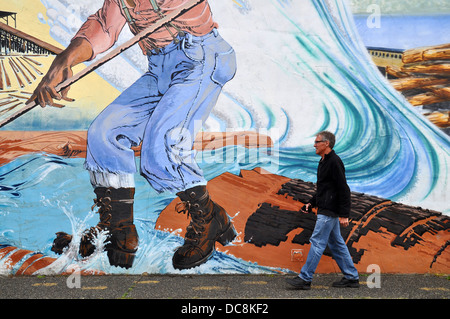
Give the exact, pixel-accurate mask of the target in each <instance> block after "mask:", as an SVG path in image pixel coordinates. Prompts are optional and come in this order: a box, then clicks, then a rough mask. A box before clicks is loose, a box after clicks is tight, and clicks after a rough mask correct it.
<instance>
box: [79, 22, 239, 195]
mask: <svg viewBox="0 0 450 319" xmlns="http://www.w3.org/2000/svg"><path fill="white" fill-rule="evenodd" d="M148 62H149V70H148V72H146V73H145V74H144V75H143V76H142V77H141V78H139V79H138V80H137V81H136V82H135V83H134V84H132V85H131V86H130V87H129V88H127V89H126V90H125V91H124V92H123V93H122V94H121V95H120V96H118V97H117V98H116V99H115V100H114V101H113V102H112V103H111V104H110V105H109V106H107V107H106V108H105V110H103V111H102V112H101V113H100V114H99V116H98V117H97V118H96V119H95V120H94V121H93V123H92V124H91V126H90V128H89V130H88V140H87V155H86V162H85V168H86V169H87V170H89V171H90V176H91V183H92V184H93V185H94V186H95V187H97V186H104V187H116V188H117V187H134V174H135V173H136V171H137V168H136V161H135V156H134V151H133V150H132V149H131V147H133V146H138V145H139V144H141V143H142V147H141V159H140V171H141V174H142V175H143V176H144V177H145V178H146V180H147V181H148V182H149V183H150V185H151V186H152V187H153V188H154V189H155V190H156V191H158V192H162V191H165V190H170V191H178V190H184V189H187V188H189V187H193V186H197V185H205V184H206V181H205V179H204V177H203V172H202V171H201V169H200V168H199V166H198V165H197V163H196V162H195V151H194V150H193V143H194V140H195V136H196V134H197V133H198V131H199V130H200V129H201V128H202V124H203V122H204V121H205V120H206V119H207V118H208V116H209V114H210V112H211V110H212V108H213V107H214V106H215V104H216V102H217V99H218V97H219V93H220V92H221V90H222V87H223V85H225V83H227V82H228V81H229V80H231V79H232V78H233V77H234V74H235V72H236V57H235V52H234V50H233V48H232V47H231V46H230V45H229V44H228V43H227V42H226V41H224V40H223V39H222V37H221V36H220V35H219V33H218V32H217V30H215V29H214V30H213V31H212V32H211V33H209V34H207V35H204V36H201V37H197V36H193V35H191V34H186V35H185V36H184V37H180V42H179V43H175V42H172V43H171V44H169V45H167V46H166V47H164V48H163V49H161V51H160V52H159V53H156V52H153V54H151V55H149V56H148Z"/></svg>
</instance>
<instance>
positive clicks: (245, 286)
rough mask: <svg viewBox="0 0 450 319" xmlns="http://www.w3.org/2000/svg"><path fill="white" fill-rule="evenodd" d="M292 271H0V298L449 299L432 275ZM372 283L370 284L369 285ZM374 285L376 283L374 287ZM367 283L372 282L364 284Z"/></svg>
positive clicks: (449, 285)
mask: <svg viewBox="0 0 450 319" xmlns="http://www.w3.org/2000/svg"><path fill="white" fill-rule="evenodd" d="M288 277H292V275H145V274H144V275H104V276H79V275H71V276H11V277H6V276H0V299H10V298H14V299H169V298H170V299H196V298H200V299H261V298H267V299H299V298H307V299H317V298H318V299H330V298H331V299H335V298H338V299H342V298H343V299H361V298H369V299H449V297H450V280H449V277H448V276H438V275H391V274H381V275H380V277H379V280H378V281H377V280H376V278H373V277H368V276H365V275H361V278H360V283H361V286H360V288H358V289H354V288H353V289H352V288H346V289H342V288H341V289H339V288H333V287H331V284H332V282H333V281H336V280H339V279H340V276H339V275H336V274H316V275H315V277H314V280H313V282H312V289H311V290H309V291H300V290H295V289H293V288H291V287H290V286H289V285H288V284H287V283H286V282H285V280H286V278H288ZM374 286H375V287H374ZM376 286H379V288H377V287H376ZM370 287H372V288H370Z"/></svg>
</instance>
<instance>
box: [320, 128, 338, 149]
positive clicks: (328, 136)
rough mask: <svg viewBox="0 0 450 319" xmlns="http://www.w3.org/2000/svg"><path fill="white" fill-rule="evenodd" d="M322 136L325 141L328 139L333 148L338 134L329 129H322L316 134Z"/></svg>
mask: <svg viewBox="0 0 450 319" xmlns="http://www.w3.org/2000/svg"><path fill="white" fill-rule="evenodd" d="M319 135H320V136H321V137H322V139H323V140H324V141H328V142H329V143H330V148H331V149H333V147H334V144H335V143H336V136H334V134H333V133H331V132H329V131H322V132H319V133H317V134H316V136H319Z"/></svg>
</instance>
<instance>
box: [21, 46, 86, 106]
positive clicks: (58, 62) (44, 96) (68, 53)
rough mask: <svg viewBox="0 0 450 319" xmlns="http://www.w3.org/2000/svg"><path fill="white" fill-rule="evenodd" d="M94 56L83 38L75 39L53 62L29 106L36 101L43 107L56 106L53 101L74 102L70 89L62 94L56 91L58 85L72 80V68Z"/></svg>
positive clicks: (30, 99) (64, 90)
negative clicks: (69, 92) (69, 93)
mask: <svg viewBox="0 0 450 319" xmlns="http://www.w3.org/2000/svg"><path fill="white" fill-rule="evenodd" d="M91 56H92V47H91V45H90V44H89V42H88V41H87V40H85V39H83V38H76V39H74V40H73V41H72V42H71V43H70V44H69V46H68V47H67V48H66V49H65V50H64V51H63V52H61V53H60V54H59V55H57V56H56V58H55V59H54V60H53V63H52V65H51V66H50V68H49V70H48V72H47V74H46V75H45V76H44V77H43V78H42V81H41V82H40V83H39V84H38V86H37V87H36V89H35V90H34V92H33V94H32V95H31V97H30V98H29V99H28V101H27V104H28V103H30V102H32V101H35V102H36V104H39V105H40V106H41V107H45V106H46V105H54V104H55V103H53V99H56V100H65V101H69V102H72V101H73V99H71V98H69V97H67V92H68V91H69V88H70V87H66V88H64V89H63V90H61V92H57V91H56V87H57V86H58V84H60V83H62V82H64V81H65V80H67V79H68V78H71V77H72V75H73V73H72V67H73V66H75V65H77V64H80V63H82V62H84V61H87V60H88V59H89V58H90V57H91Z"/></svg>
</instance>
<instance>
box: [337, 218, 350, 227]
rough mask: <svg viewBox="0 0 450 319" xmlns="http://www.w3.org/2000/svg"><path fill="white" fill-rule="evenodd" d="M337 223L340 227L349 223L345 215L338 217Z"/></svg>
mask: <svg viewBox="0 0 450 319" xmlns="http://www.w3.org/2000/svg"><path fill="white" fill-rule="evenodd" d="M339 223H340V224H341V226H342V227H347V226H348V225H349V221H348V218H347V217H345V218H344V217H339Z"/></svg>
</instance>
